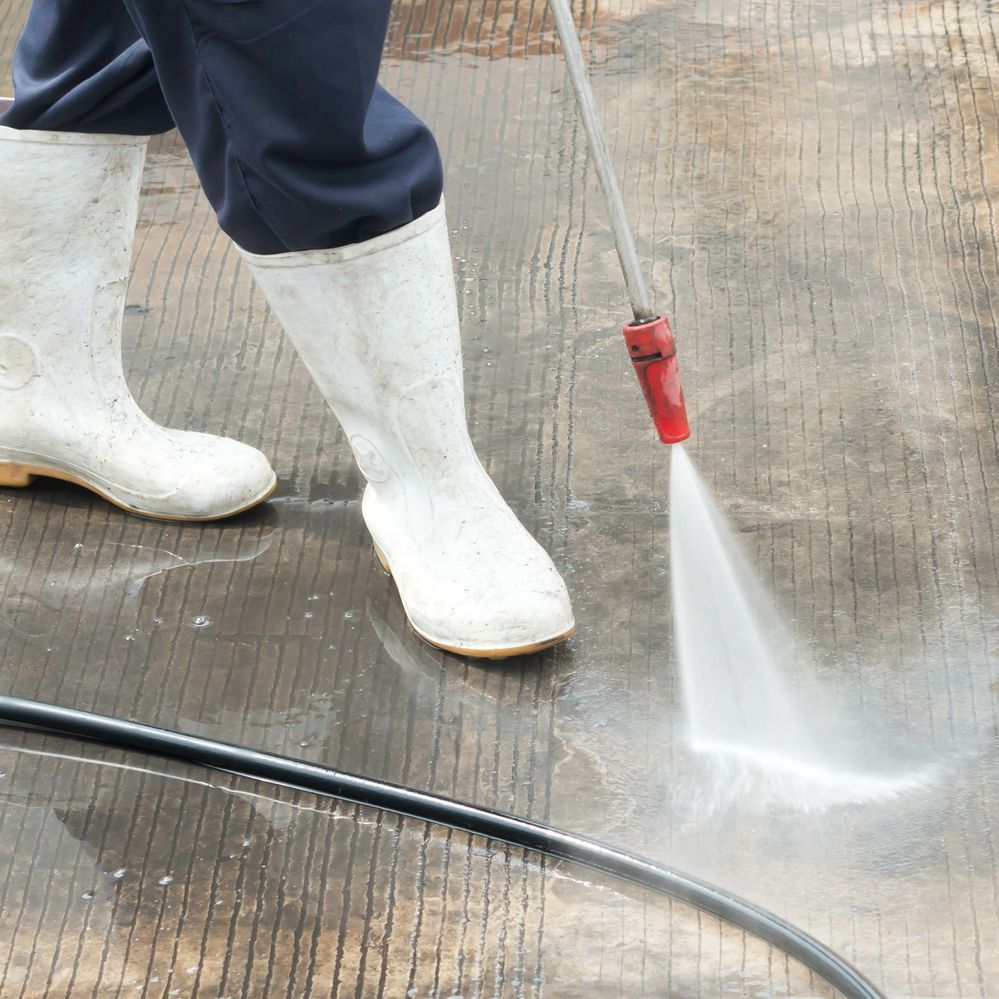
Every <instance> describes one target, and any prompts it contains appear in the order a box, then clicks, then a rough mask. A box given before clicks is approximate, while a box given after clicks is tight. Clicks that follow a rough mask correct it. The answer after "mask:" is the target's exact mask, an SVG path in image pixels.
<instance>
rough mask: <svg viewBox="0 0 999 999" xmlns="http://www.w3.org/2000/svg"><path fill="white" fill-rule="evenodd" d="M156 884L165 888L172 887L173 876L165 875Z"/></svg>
mask: <svg viewBox="0 0 999 999" xmlns="http://www.w3.org/2000/svg"><path fill="white" fill-rule="evenodd" d="M156 883H157V884H158V885H163V886H164V887H166V886H167V885H172V884H173V875H172V874H164V875H163V877H161V878H160V879H159V881H157V882H156Z"/></svg>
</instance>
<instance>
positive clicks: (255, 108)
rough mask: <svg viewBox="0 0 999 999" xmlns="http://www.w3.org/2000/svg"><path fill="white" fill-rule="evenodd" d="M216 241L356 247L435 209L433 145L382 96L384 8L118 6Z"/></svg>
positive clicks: (325, 2) (384, 4)
mask: <svg viewBox="0 0 999 999" xmlns="http://www.w3.org/2000/svg"><path fill="white" fill-rule="evenodd" d="M125 3H126V5H127V6H128V9H129V11H130V12H131V14H132V17H133V18H134V20H135V23H136V25H137V26H138V28H139V31H140V32H141V33H142V35H143V36H144V37H145V39H146V42H147V44H148V45H149V47H150V49H151V50H152V56H153V62H154V64H155V66H156V72H157V75H158V78H159V82H160V85H161V87H162V88H163V92H164V94H165V96H166V101H167V104H168V105H169V108H170V111H171V112H172V115H173V118H174V120H175V121H176V123H177V127H178V128H179V129H180V132H181V134H182V135H183V137H184V140H185V142H186V143H187V146H188V149H189V150H190V152H191V157H192V159H193V160H194V165H195V168H196V169H197V171H198V175H199V177H200V179H201V183H202V186H203V187H204V189H205V192H206V193H207V195H208V198H209V200H210V201H211V203H212V205H213V206H214V207H215V210H216V212H217V214H218V218H219V223H220V224H221V226H222V228H223V229H224V230H225V231H226V232H227V233H228V234H229V235H230V236H231V237H232V238H233V240H234V241H235V242H236V243H237V244H238V245H239V246H241V247H243V249H246V250H249V251H251V252H254V253H283V252H287V251H290V250H310V249H319V248H322V249H327V248H330V247H336V246H343V245H345V244H348V243H357V242H361V241H363V240H365V239H370V238H371V237H373V236H378V235H380V234H381V233H384V232H389V231H390V230H392V229H397V228H399V227H400V226H402V225H406V224H407V223H409V222H412V221H413V220H414V219H416V218H418V217H419V216H421V215H423V214H425V213H426V212H428V211H430V210H431V209H433V208H434V207H436V205H437V203H438V202H439V201H440V198H441V191H442V187H443V180H442V170H441V164H440V157H439V155H438V152H437V146H436V143H435V142H434V139H433V136H432V135H431V133H430V131H429V130H428V129H427V127H426V126H425V125H424V124H423V123H422V122H421V121H419V119H418V118H417V117H416V116H415V115H413V114H412V113H411V112H410V111H408V110H407V109H406V108H405V107H403V106H402V105H401V104H400V103H399V102H398V101H397V100H395V98H393V97H392V96H391V95H390V94H388V93H387V92H386V91H385V90H384V89H383V88H382V87H380V86H379V85H378V83H377V77H378V69H379V65H380V61H381V54H382V47H383V44H384V39H385V32H386V28H387V24H388V16H389V8H390V0H283V2H281V3H262V2H240V3H232V2H229V3H226V2H219V0H170V2H164V0H125Z"/></svg>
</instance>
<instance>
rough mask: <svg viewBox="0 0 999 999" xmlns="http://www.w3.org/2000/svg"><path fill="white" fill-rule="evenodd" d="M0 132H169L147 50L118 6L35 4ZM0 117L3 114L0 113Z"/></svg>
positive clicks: (102, 0)
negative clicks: (9, 103) (6, 129)
mask: <svg viewBox="0 0 999 999" xmlns="http://www.w3.org/2000/svg"><path fill="white" fill-rule="evenodd" d="M13 76H14V89H15V93H16V95H17V100H16V101H14V102H13V103H12V104H11V105H10V107H9V108H7V109H6V111H5V113H3V114H2V115H0V125H5V126H7V127H9V128H17V129H32V130H45V131H55V132H88V133H115V134H118V135H152V134H154V133H157V132H166V131H169V130H170V129H172V128H173V118H172V117H171V115H170V111H169V109H168V108H167V106H166V102H165V101H164V100H163V93H162V91H161V90H160V85H159V81H158V80H157V78H156V71H155V69H154V68H153V60H152V56H151V55H150V53H149V48H148V46H147V45H146V43H145V41H144V40H143V38H142V36H141V35H140V34H139V32H138V29H137V28H136V27H135V24H134V23H133V22H132V19H131V18H130V17H129V16H128V11H127V10H126V9H125V7H124V5H123V3H122V0H35V3H34V4H33V5H32V7H31V10H30V11H29V13H28V21H27V23H26V24H25V26H24V31H23V32H22V33H21V37H20V39H19V40H18V43H17V49H16V50H15V52H14V67H13ZM0 110H2V109H0Z"/></svg>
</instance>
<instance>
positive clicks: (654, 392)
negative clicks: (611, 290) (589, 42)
mask: <svg viewBox="0 0 999 999" xmlns="http://www.w3.org/2000/svg"><path fill="white" fill-rule="evenodd" d="M548 4H549V6H550V7H551V12H552V16H553V17H554V18H555V27H556V28H557V29H558V33H559V38H560V39H561V41H562V53H563V55H564V56H565V63H566V68H567V69H568V71H569V79H570V81H571V82H572V89H573V91H574V92H575V95H576V104H577V105H578V107H579V116H580V118H582V120H583V128H584V129H585V131H586V138H587V141H588V143H589V147H590V155H591V156H592V157H593V163H594V166H595V168H596V171H597V176H598V177H599V178H600V186H601V187H602V188H603V192H604V197H605V199H606V201H607V212H608V214H609V215H610V220H611V227H612V228H613V230H614V244H615V246H616V247H617V255H618V257H619V258H620V261H621V270H622V271H623V272H624V283H625V285H626V286H627V289H628V298H629V299H630V300H631V311H632V313H633V315H634V319H633V320H632V321H631V322H628V323H627V324H626V325H625V327H624V339H625V343H626V344H627V345H628V356H629V357H630V358H631V363H632V364H633V365H634V368H635V374H637V375H638V382H639V384H640V385H641V386H642V394H643V395H644V396H645V401H646V402H647V403H648V406H649V412H650V413H651V414H652V422H653V423H654V424H655V427H656V432H657V433H658V434H659V440H661V441H662V442H663V443H664V444H679V443H680V441H684V440H686V439H687V438H688V437H689V436H690V424H689V423H688V422H687V408H686V406H685V405H684V402H683V388H682V387H681V385H680V368H679V365H678V363H677V359H676V344H675V343H674V341H673V331H672V330H671V329H670V325H669V322H668V321H667V319H666V317H665V316H660V315H657V313H656V311H655V309H654V308H653V307H652V299H651V298H650V296H649V292H648V289H647V288H646V286H645V281H644V279H643V278H642V270H641V267H640V266H639V263H638V251H637V250H636V248H635V240H634V239H633V237H632V235H631V228H630V227H629V225H628V217H627V215H626V213H625V210H624V199H623V198H622V197H621V187H620V185H619V184H618V181H617V174H616V173H615V172H614V167H613V166H612V165H611V159H610V154H609V153H608V151H607V143H606V141H605V140H604V131H603V127H602V126H601V124H600V116H599V114H598V113H597V104H596V101H595V100H594V99H593V91H592V90H591V89H590V81H589V80H588V79H587V76H586V65H585V63H584V61H583V48H582V46H581V45H580V43H579V35H578V34H577V33H576V25H575V22H574V21H573V18H572V10H571V9H570V7H569V2H568V0H548Z"/></svg>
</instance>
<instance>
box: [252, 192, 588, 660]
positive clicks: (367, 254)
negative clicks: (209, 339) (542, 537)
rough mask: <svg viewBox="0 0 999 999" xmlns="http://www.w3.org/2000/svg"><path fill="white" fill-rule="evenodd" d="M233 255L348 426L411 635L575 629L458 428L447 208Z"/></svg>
mask: <svg viewBox="0 0 999 999" xmlns="http://www.w3.org/2000/svg"><path fill="white" fill-rule="evenodd" d="M243 256H244V257H245V259H246V260H247V261H248V262H249V264H250V267H251V269H252V271H253V275H254V277H255V278H256V279H257V281H258V282H259V284H260V286H261V288H262V289H263V291H264V293H265V295H266V296H267V300H268V302H269V303H270V305H271V308H273V309H274V311H275V313H276V314H277V316H278V318H279V319H280V321H281V323H282V325H283V326H284V328H285V331H286V332H287V333H288V336H289V337H290V338H291V340H292V342H293V343H294V344H295V347H296V348H297V349H298V352H299V353H300V354H301V355H302V358H303V360H304V361H305V364H306V366H307V367H308V369H309V371H310V372H311V374H312V377H313V378H314V379H315V381H316V384H317V385H318V386H319V388H320V390H321V391H322V392H323V394H324V395H325V397H326V399H327V400H328V401H329V403H330V405H331V406H332V407H333V411H334V412H335V413H336V416H337V418H338V419H339V421H340V423H341V425H342V426H343V428H344V430H345V431H346V434H347V437H348V439H349V440H350V445H351V447H352V448H353V451H354V457H355V458H356V459H357V464H358V465H359V466H360V469H361V471H362V472H363V473H364V477H365V478H366V479H367V480H368V486H367V488H366V489H365V491H364V501H363V504H362V511H363V514H364V520H365V522H366V523H367V525H368V529H369V530H370V531H371V534H372V537H373V538H374V541H375V547H376V551H377V552H378V554H379V558H380V559H381V561H382V564H383V565H384V566H385V568H386V569H387V570H388V571H390V572H391V573H392V575H393V576H394V577H395V581H396V585H397V586H398V588H399V594H400V596H401V597H402V602H403V605H404V606H405V608H406V614H407V615H408V617H409V620H410V623H411V624H412V625H413V628H414V629H415V630H416V632H417V633H418V634H419V635H420V636H421V637H423V638H424V639H426V640H427V641H428V642H430V643H431V644H432V645H436V646H438V647H439V648H442V649H446V650H448V651H450V652H457V653H460V654H462V655H467V656H482V657H487V658H502V657H506V656H513V655H521V654H525V653H529V652H536V651H538V650H539V649H543V648H546V647H547V646H549V645H554V644H555V643H556V642H559V641H561V640H562V639H564V638H567V637H568V636H569V635H571V634H572V631H573V619H572V607H571V605H570V603H569V596H568V593H567V592H566V588H565V584H564V583H563V582H562V578H561V577H560V576H559V574H558V571H557V570H556V569H555V566H554V565H552V562H551V559H550V558H549V557H548V555H547V554H545V552H544V551H543V550H542V548H541V547H540V546H539V545H538V544H537V542H536V541H535V540H534V539H533V538H532V537H531V535H530V534H528V532H527V531H526V530H525V529H524V528H523V527H522V526H521V524H520V522H519V521H518V520H517V518H516V517H515V516H514V514H513V511H511V510H510V508H509V507H508V506H507V505H506V503H505V502H504V501H503V498H502V497H501V496H500V494H499V492H498V491H497V490H496V487H495V486H494V485H493V483H492V480H491V479H490V478H489V476H488V475H487V474H486V472H485V470H484V469H483V468H482V465H481V464H480V463H479V459H478V458H477V457H476V454H475V451H474V449H473V447H472V442H471V440H470V439H469V436H468V429H467V427H466V424H465V402H464V391H463V384H462V382H463V380H462V370H461V340H460V333H459V328H458V311H457V304H456V301H455V292H454V275H453V273H452V269H451V253H450V248H449V245H448V234H447V224H446V222H445V219H444V206H443V203H442V204H441V205H440V206H439V207H438V208H437V209H435V210H434V211H432V212H430V213H429V214H427V215H424V216H423V217H422V218H419V219H417V220H416V221H415V222H412V223H410V224H409V225H407V226H404V227H403V228H402V229H399V230H396V231H395V232H391V233H388V234H386V235H384V236H379V237H377V238H375V239H372V240H369V241H367V242H365V243H358V244H355V245H353V246H346V247H342V248H340V249H335V250H312V251H308V252H304V253H284V254H278V255H276V256H257V255H255V254H250V253H243Z"/></svg>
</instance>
